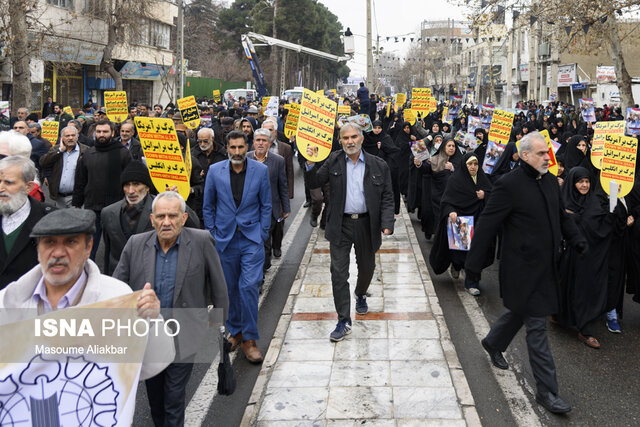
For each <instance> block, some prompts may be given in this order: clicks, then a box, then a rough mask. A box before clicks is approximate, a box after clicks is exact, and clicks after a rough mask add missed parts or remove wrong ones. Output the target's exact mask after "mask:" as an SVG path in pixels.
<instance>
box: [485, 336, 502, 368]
mask: <svg viewBox="0 0 640 427" xmlns="http://www.w3.org/2000/svg"><path fill="white" fill-rule="evenodd" d="M480 342H481V343H482V347H483V348H484V349H485V350H486V351H487V353H489V357H490V358H491V363H493V366H495V367H496V368H500V369H509V364H508V363H507V361H506V360H504V357H503V356H502V353H501V352H499V351H498V350H494V349H493V348H491V346H489V344H487V341H486V340H484V339H483V340H482V341H480Z"/></svg>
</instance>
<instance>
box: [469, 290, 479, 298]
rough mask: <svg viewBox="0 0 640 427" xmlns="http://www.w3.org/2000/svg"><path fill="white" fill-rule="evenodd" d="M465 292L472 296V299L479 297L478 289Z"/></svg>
mask: <svg viewBox="0 0 640 427" xmlns="http://www.w3.org/2000/svg"><path fill="white" fill-rule="evenodd" d="M467 292H469V294H471V295H473V296H474V297H477V296H478V295H480V289H478V288H467Z"/></svg>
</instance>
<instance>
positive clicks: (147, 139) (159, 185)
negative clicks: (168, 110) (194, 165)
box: [134, 117, 190, 200]
mask: <svg viewBox="0 0 640 427" xmlns="http://www.w3.org/2000/svg"><path fill="white" fill-rule="evenodd" d="M134 121H135V124H136V129H137V130H138V138H139V139H140V144H141V145H142V151H143V152H144V157H145V158H146V159H147V167H148V168H149V175H151V181H153V185H154V186H155V187H156V190H158V192H163V191H165V190H166V189H167V187H169V188H171V187H173V186H174V185H176V186H177V187H178V192H179V193H180V195H181V196H182V197H184V199H185V200H187V198H188V197H189V192H190V187H189V175H188V174H187V166H186V164H185V162H184V159H183V157H182V152H181V151H180V143H179V142H178V135H177V134H176V128H175V126H174V124H173V120H171V119H160V118H155V117H134Z"/></svg>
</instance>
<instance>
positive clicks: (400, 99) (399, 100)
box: [396, 93, 407, 108]
mask: <svg viewBox="0 0 640 427" xmlns="http://www.w3.org/2000/svg"><path fill="white" fill-rule="evenodd" d="M405 102H407V94H406V93H396V106H397V107H398V108H402V106H403V105H404V103H405Z"/></svg>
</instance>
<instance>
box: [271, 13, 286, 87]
mask: <svg viewBox="0 0 640 427" xmlns="http://www.w3.org/2000/svg"><path fill="white" fill-rule="evenodd" d="M277 15H278V0H274V2H273V38H274V39H277V38H278V30H277V27H276V16H277ZM271 63H272V64H273V74H272V75H271V92H272V93H271V95H274V96H279V95H280V92H282V91H283V90H284V88H280V90H278V83H279V82H280V76H279V74H278V65H279V61H278V47H277V46H271Z"/></svg>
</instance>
